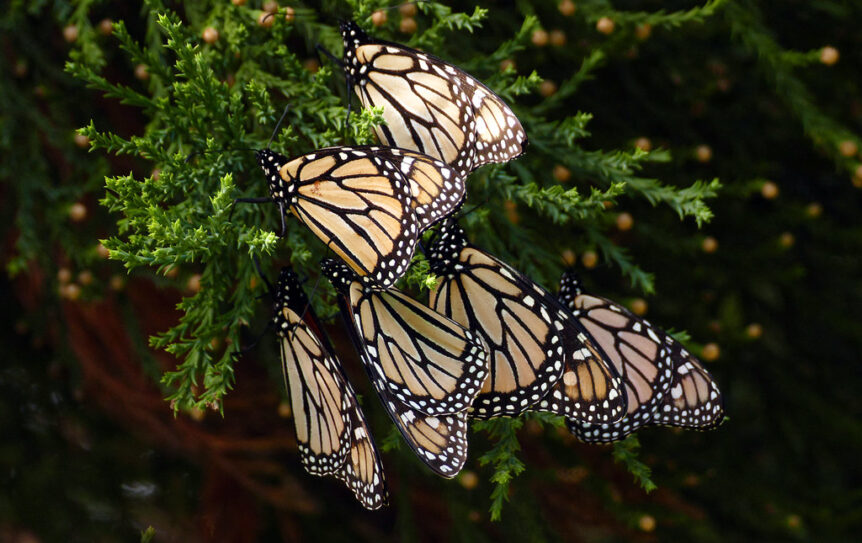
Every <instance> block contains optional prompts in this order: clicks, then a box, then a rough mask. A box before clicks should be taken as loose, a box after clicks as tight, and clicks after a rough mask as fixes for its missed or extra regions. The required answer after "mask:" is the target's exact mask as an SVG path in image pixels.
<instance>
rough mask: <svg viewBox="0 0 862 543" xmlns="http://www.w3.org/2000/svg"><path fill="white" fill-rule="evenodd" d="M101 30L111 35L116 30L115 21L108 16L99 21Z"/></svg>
mask: <svg viewBox="0 0 862 543" xmlns="http://www.w3.org/2000/svg"><path fill="white" fill-rule="evenodd" d="M99 32H101V33H102V35H103V36H110V35H111V33H113V32H114V21H112V20H110V19H107V18H105V19H102V20H101V21H99Z"/></svg>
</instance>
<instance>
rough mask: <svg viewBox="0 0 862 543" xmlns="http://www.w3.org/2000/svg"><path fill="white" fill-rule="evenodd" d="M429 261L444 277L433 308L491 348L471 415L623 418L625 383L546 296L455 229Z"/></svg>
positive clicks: (450, 226) (444, 231)
mask: <svg viewBox="0 0 862 543" xmlns="http://www.w3.org/2000/svg"><path fill="white" fill-rule="evenodd" d="M428 260H429V262H430V263H431V270H432V271H433V272H434V273H435V274H437V275H438V276H440V277H441V278H442V280H441V282H440V283H439V284H438V286H437V288H436V289H435V290H434V291H433V292H432V293H431V296H430V305H431V307H433V308H434V309H435V310H437V311H439V312H441V313H443V314H444V315H446V316H448V317H450V318H452V319H454V320H455V321H456V322H458V323H460V324H461V325H463V326H465V327H467V328H469V329H471V330H473V331H475V332H476V333H477V334H479V335H480V336H481V337H482V339H483V340H484V342H485V344H486V346H487V347H488V352H489V361H490V362H489V363H490V372H489V373H490V376H489V378H488V380H487V381H486V382H485V386H484V387H483V388H482V392H481V394H480V395H479V396H478V397H477V398H476V400H475V401H474V403H473V408H472V411H471V415H472V416H475V417H477V418H490V417H497V416H516V415H519V414H521V413H523V412H524V411H527V410H528V409H531V408H533V409H542V410H545V411H550V412H553V413H557V414H560V415H564V416H566V417H574V418H578V419H579V420H585V421H586V420H590V421H594V422H596V421H606V420H616V419H618V418H619V417H620V416H622V414H623V410H624V398H623V397H622V391H621V389H620V386H621V382H620V380H619V378H618V377H617V376H616V375H615V374H614V372H613V370H612V369H610V368H609V367H608V365H607V364H605V362H604V361H603V357H602V354H601V352H600V350H599V349H597V348H595V346H594V345H592V343H590V341H589V338H588V336H587V335H586V334H584V333H582V331H581V330H580V329H579V328H578V327H577V323H576V322H574V321H573V319H572V318H571V315H569V314H568V312H567V311H565V310H564V308H563V307H562V306H561V305H560V304H559V302H557V301H556V299H555V298H553V297H552V296H551V295H550V294H548V293H547V292H546V291H544V289H542V288H541V287H540V286H539V285H537V284H535V283H534V282H533V281H531V280H530V279H529V278H527V277H525V276H524V275H523V274H521V273H519V272H517V271H516V270H514V269H512V268H511V267H510V266H508V265H507V264H505V263H504V262H502V261H500V260H499V259H497V258H496V257H494V256H492V255H490V254H488V253H486V252H484V251H482V250H480V249H478V248H476V247H474V246H472V245H470V244H469V243H467V240H466V237H465V236H464V233H463V231H462V230H461V229H460V228H458V227H457V226H456V225H454V223H452V222H446V223H445V224H444V225H443V226H441V228H440V231H439V234H438V237H437V238H436V239H435V240H434V242H433V243H432V245H431V246H430V247H429V251H428Z"/></svg>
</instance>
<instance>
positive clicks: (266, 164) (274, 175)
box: [257, 149, 296, 206]
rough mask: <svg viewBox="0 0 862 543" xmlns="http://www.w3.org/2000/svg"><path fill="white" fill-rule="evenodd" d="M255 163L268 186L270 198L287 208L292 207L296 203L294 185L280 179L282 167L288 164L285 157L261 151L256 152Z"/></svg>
mask: <svg viewBox="0 0 862 543" xmlns="http://www.w3.org/2000/svg"><path fill="white" fill-rule="evenodd" d="M257 162H258V164H260V167H261V168H262V169H263V173H264V175H265V176H266V181H267V183H268V184H269V196H270V198H272V199H274V200H278V201H282V202H284V203H285V204H286V205H287V206H291V205H293V204H294V203H295V202H296V183H294V182H293V180H292V179H291V180H285V179H284V177H282V171H283V170H284V166H285V165H286V164H288V162H289V161H288V159H287V157H285V156H284V155H280V154H278V153H276V152H275V151H270V150H269V149H263V150H261V151H257Z"/></svg>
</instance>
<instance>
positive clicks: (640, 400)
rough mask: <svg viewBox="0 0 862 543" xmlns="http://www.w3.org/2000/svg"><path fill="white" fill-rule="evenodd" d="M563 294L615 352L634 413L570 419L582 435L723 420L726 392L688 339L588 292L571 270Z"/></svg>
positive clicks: (610, 435) (607, 438)
mask: <svg viewBox="0 0 862 543" xmlns="http://www.w3.org/2000/svg"><path fill="white" fill-rule="evenodd" d="M560 299H561V300H562V302H563V303H564V304H566V305H567V306H568V307H569V308H570V309H571V310H572V313H573V314H574V315H575V317H576V318H578V319H579V320H580V322H581V323H582V324H583V325H584V326H585V327H586V328H587V330H589V331H590V333H591V334H592V335H593V337H594V338H596V341H598V343H599V345H601V347H602V348H603V349H604V351H605V352H606V353H608V355H610V358H611V361H612V362H613V364H614V366H615V367H616V369H617V371H618V372H619V373H620V374H621V375H622V376H623V380H624V381H625V384H626V396H627V397H628V412H627V413H626V416H625V417H624V418H623V419H622V420H620V421H618V422H616V423H610V424H583V423H579V422H576V421H568V426H569V429H570V430H571V431H572V433H574V434H575V436H576V437H577V438H578V439H580V440H581V441H585V442H588V443H609V442H613V441H618V440H620V439H623V438H625V436H627V435H629V434H631V433H632V432H634V431H636V430H637V429H638V428H640V427H642V426H648V425H665V426H679V427H683V428H695V429H700V430H708V429H711V428H714V427H716V426H718V425H720V424H721V422H722V420H723V418H724V410H723V406H722V396H721V392H720V391H719V390H718V386H717V385H716V383H715V381H714V380H713V378H712V376H711V375H710V374H709V372H708V371H706V369H705V368H704V367H703V365H702V364H701V363H700V362H699V361H698V360H697V359H696V358H695V357H694V356H692V355H691V353H689V352H688V351H687V350H686V349H685V347H683V346H682V344H680V343H679V342H678V341H676V340H675V339H673V338H672V337H671V336H670V335H668V334H667V333H666V332H664V331H663V330H660V329H658V328H656V327H654V326H653V325H651V324H650V323H649V322H647V321H646V320H644V319H642V318H640V317H638V316H636V315H634V314H632V313H631V312H630V311H628V310H627V309H625V308H623V307H621V306H619V305H617V304H615V303H614V302H612V301H610V300H608V299H605V298H601V297H599V296H594V295H591V294H585V293H584V291H583V288H582V286H581V283H580V280H579V279H578V277H577V276H576V275H575V274H574V272H572V271H571V270H567V271H566V272H564V273H563V276H562V279H561V280H560Z"/></svg>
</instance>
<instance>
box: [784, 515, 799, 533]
mask: <svg viewBox="0 0 862 543" xmlns="http://www.w3.org/2000/svg"><path fill="white" fill-rule="evenodd" d="M800 526H802V519H801V518H800V517H799V515H787V527H788V528H790V529H792V530H796V529H798V528H799V527H800Z"/></svg>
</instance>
